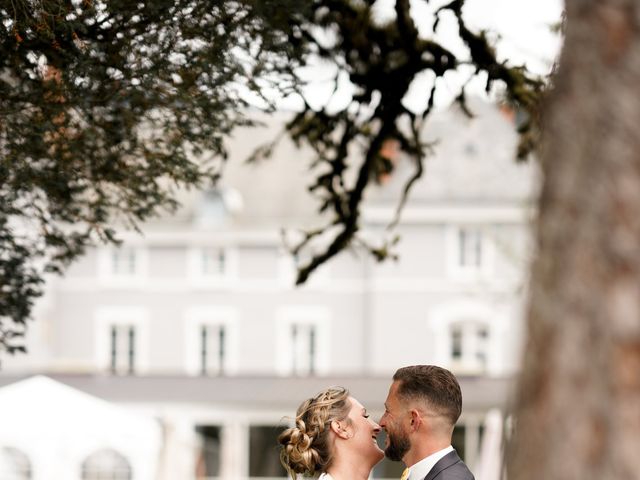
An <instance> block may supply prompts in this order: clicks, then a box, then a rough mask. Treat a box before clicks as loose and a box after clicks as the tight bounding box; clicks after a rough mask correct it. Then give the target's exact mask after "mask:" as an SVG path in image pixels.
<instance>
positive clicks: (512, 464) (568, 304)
mask: <svg viewBox="0 0 640 480" xmlns="http://www.w3.org/2000/svg"><path fill="white" fill-rule="evenodd" d="M566 14H567V24H566V39H565V46H564V49H563V52H562V56H561V59H560V63H559V65H560V66H559V69H558V72H557V76H556V78H555V86H554V89H553V91H552V92H551V94H550V95H549V98H548V100H547V102H548V103H547V105H546V107H547V108H546V110H545V116H544V121H543V125H544V133H543V145H542V151H541V162H542V169H543V173H544V184H543V189H542V192H541V196H540V200H539V205H538V207H539V218H538V224H537V241H538V244H537V247H538V251H537V255H536V260H535V262H534V265H533V270H532V277H531V294H530V300H529V310H528V329H529V338H528V342H527V347H526V353H525V358H524V364H523V367H522V374H521V377H520V383H519V387H518V397H517V405H516V429H515V434H514V442H513V446H514V447H515V448H514V449H513V455H512V456H511V458H510V459H509V480H529V479H531V480H533V479H535V480H540V479H544V480H553V479H562V480H573V479H575V480H590V479H593V480H596V479H597V480H607V479H616V480H626V479H629V480H631V479H634V480H635V479H638V478H640V2H637V1H635V0H617V1H616V0H566Z"/></svg>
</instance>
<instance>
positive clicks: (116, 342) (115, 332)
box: [110, 324, 136, 375]
mask: <svg viewBox="0 0 640 480" xmlns="http://www.w3.org/2000/svg"><path fill="white" fill-rule="evenodd" d="M110 334H111V340H110V353H111V357H110V358H111V361H110V370H111V373H115V374H120V375H122V374H132V373H134V371H135V364H136V327H135V326H134V325H127V324H120V325H119V324H112V325H111V332H110Z"/></svg>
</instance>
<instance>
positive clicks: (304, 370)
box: [289, 323, 317, 375]
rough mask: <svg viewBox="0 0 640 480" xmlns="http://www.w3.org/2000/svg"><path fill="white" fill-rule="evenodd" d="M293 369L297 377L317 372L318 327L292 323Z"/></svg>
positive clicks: (290, 328)
mask: <svg viewBox="0 0 640 480" xmlns="http://www.w3.org/2000/svg"><path fill="white" fill-rule="evenodd" d="M289 335H290V348H291V359H292V364H291V369H292V371H293V373H294V374H295V375H309V374H312V373H315V371H316V368H317V366H316V363H317V362H316V351H317V346H316V341H317V340H316V326H315V325H313V324H304V323H292V324H291V325H290V326H289Z"/></svg>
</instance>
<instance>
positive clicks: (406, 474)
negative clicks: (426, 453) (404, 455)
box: [400, 468, 409, 480]
mask: <svg viewBox="0 0 640 480" xmlns="http://www.w3.org/2000/svg"><path fill="white" fill-rule="evenodd" d="M407 478H409V469H408V468H405V469H404V471H403V472H402V476H401V477H400V480H407Z"/></svg>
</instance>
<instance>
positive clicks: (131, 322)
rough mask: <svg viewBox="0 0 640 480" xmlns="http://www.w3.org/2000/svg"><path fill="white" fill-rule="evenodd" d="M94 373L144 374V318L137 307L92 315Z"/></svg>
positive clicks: (146, 359)
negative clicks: (94, 346) (93, 323)
mask: <svg viewBox="0 0 640 480" xmlns="http://www.w3.org/2000/svg"><path fill="white" fill-rule="evenodd" d="M95 323H96V362H97V367H98V369H100V370H102V371H106V372H111V373H113V374H116V375H131V374H134V373H144V371H145V370H146V368H147V361H148V334H147V333H148V323H149V322H148V315H147V311H146V310H145V309H144V308H140V307H124V306H123V307H99V308H98V309H97V310H96V315H95Z"/></svg>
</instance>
